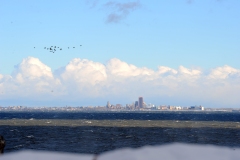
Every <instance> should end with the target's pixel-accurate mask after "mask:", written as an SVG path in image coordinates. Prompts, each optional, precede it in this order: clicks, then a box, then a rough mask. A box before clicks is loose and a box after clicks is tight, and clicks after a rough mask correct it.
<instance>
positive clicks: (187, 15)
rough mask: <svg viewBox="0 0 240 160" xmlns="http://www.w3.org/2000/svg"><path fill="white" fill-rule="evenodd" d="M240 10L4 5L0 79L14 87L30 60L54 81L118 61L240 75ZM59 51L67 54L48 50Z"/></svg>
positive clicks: (161, 3) (219, 4)
mask: <svg viewBox="0 0 240 160" xmlns="http://www.w3.org/2000/svg"><path fill="white" fill-rule="evenodd" d="M239 7H240V1H238V0H229V1H227V0H152V1H146V0H121V1H119V0H112V1H110V0H85V1H77V0H70V1H64V0H52V1H47V0H41V1H33V0H23V1H17V0H9V1H2V2H1V5H0V15H1V16H0V37H1V38H0V74H1V75H2V77H3V76H5V77H6V76H8V75H9V76H11V77H12V78H13V79H14V72H16V70H18V71H19V68H18V67H19V66H20V63H21V62H22V61H23V59H26V58H27V57H32V58H37V59H38V60H39V61H40V62H42V64H44V65H46V66H48V67H49V68H50V69H51V72H52V73H53V74H54V73H55V72H56V70H58V71H59V70H61V68H64V67H66V66H67V65H68V64H69V63H70V62H71V61H72V60H73V59H74V58H80V59H81V60H82V59H87V60H89V61H93V62H95V63H100V64H102V65H105V66H107V64H108V63H109V61H111V59H113V58H115V60H116V59H118V60H121V61H122V62H124V63H127V64H129V65H130V64H132V65H134V66H135V67H137V68H141V69H142V68H147V69H149V70H153V71H155V72H156V71H157V70H158V67H159V66H167V67H169V68H172V69H175V70H177V71H178V69H179V66H184V67H186V68H188V69H198V70H200V71H201V72H204V73H211V71H212V70H213V69H216V68H218V67H223V66H224V65H227V66H230V67H232V69H230V70H231V71H229V70H228V71H229V73H232V70H234V69H236V70H237V71H238V70H239V69H240V63H239V59H240V45H239V42H240V32H239V28H240V22H239V16H240V11H239ZM52 45H53V46H55V45H56V46H60V47H62V48H63V49H62V51H57V52H55V53H50V52H48V51H47V50H45V49H44V47H50V46H52ZM80 45H82V46H80ZM34 47H35V48H34ZM68 47H70V48H71V47H75V49H73V48H71V49H67V48H68ZM30 59H31V58H30ZM35 60H36V59H35ZM26 65H27V64H26ZM225 68H226V67H225ZM19 72H20V71H19ZM21 72H23V70H21ZM84 73H85V72H84ZM234 73H235V72H234ZM236 73H238V72H236ZM16 75H17V73H16ZM56 77H57V76H56V75H54V78H56ZM15 78H16V77H15ZM2 79H3V78H2ZM236 80H239V78H236ZM3 81H5V80H2V84H3V83H5V82H3ZM61 82H62V81H61ZM4 85H5V84H4ZM94 85H95V84H94ZM198 86H200V84H198ZM168 87H169V86H168ZM168 87H167V88H168ZM146 96H147V95H146ZM155 96H156V95H155ZM164 96H167V95H164ZM149 97H154V96H151V95H149ZM11 98H13V97H11ZM88 98H90V99H91V97H88ZM98 98H99V97H98ZM178 98H179V97H178ZM6 99H9V97H8V98H6ZM6 99H3V100H6ZM14 99H15V98H14ZM100 99H101V98H100ZM119 99H120V97H119ZM122 99H124V98H122ZM176 99H177V98H176ZM179 99H181V98H179ZM152 100H153V101H154V98H152ZM16 101H17V100H16ZM170 101H171V98H170V100H169V103H170ZM182 101H185V99H184V100H182ZM193 102H201V100H198V101H193ZM52 103H53V102H52ZM78 103H79V102H78ZM156 103H158V102H157V101H156ZM179 103H180V102H179ZM206 104H208V103H207V102H206ZM216 104H217V103H216ZM238 104H239V102H238V103H234V105H235V106H237V105H238Z"/></svg>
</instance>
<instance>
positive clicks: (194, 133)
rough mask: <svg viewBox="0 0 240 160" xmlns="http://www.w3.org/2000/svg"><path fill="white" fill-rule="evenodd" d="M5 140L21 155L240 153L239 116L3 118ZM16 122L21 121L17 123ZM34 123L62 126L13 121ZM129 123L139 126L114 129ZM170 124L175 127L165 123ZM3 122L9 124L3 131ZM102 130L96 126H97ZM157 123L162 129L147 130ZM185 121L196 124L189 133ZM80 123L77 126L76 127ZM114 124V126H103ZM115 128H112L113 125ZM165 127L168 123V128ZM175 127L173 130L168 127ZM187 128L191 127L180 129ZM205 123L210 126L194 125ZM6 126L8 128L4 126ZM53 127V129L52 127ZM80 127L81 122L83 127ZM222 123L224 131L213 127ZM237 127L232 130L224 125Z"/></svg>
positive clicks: (37, 115) (22, 115)
mask: <svg viewBox="0 0 240 160" xmlns="http://www.w3.org/2000/svg"><path fill="white" fill-rule="evenodd" d="M0 117H1V118H0V119H1V120H0V134H1V135H3V136H4V138H5V139H6V142H7V145H6V148H5V152H13V151H17V150H21V149H36V150H48V151H49V150H50V151H62V152H75V153H102V152H105V151H109V150H113V149H118V148H123V147H141V146H145V145H160V144H166V143H172V142H183V143H197V144H214V145H219V146H228V147H240V129H239V126H238V122H240V120H239V119H240V114H239V113H208V114H206V113H184V112H181V113H174V112H173V113H170V112H169V113H54V112H53V113H0ZM15 118H16V119H15ZM19 119H21V120H22V121H25V120H27V121H34V123H39V124H40V121H42V120H43V119H48V121H47V122H49V123H50V120H52V121H56V122H58V123H57V124H56V125H46V126H44V125H38V126H36V125H24V124H23V123H25V122H21V123H22V124H16V125H13V124H12V122H11V124H10V121H20V120H19ZM116 119H118V120H117V121H118V122H121V120H122V121H125V122H127V123H130V124H133V121H135V122H137V123H138V124H139V125H135V126H134V125H130V124H129V125H125V126H121V125H119V124H116V123H112V122H113V121H114V120H116ZM81 120H84V121H87V122H89V123H86V125H76V126H71V125H69V126H68V125H63V124H62V123H65V122H67V121H68V122H69V123H70V124H71V122H74V121H75V122H77V121H81ZM162 120H169V121H162ZM3 121H5V122H6V121H9V122H7V123H8V124H4V125H3ZM94 121H96V124H100V125H91V124H92V123H95V122H94ZM151 121H154V122H157V121H159V123H163V122H164V123H163V124H164V125H160V126H155V127H152V126H147V127H146V126H145V125H142V124H146V123H148V124H151ZM184 121H190V122H191V126H192V127H191V126H190V127H189V126H188V125H187V123H184ZM200 121H201V122H200ZM75 122H74V123H75ZM106 122H109V124H111V125H107V126H104V125H101V124H102V123H106ZM110 122H111V123H110ZM165 122H167V123H166V124H165ZM170 122H176V123H172V124H173V126H171V125H170V126H168V125H167V124H170ZM179 122H181V123H182V124H186V125H185V126H184V125H183V126H181V127H177V126H179V125H178V124H177V123H179ZM195 122H196V123H202V124H204V125H206V126H204V125H203V126H201V127H196V125H192V124H195ZM1 123H2V124H1ZM49 123H47V124H49ZM79 123H80V122H79ZM212 123H216V124H219V127H211V126H208V124H212ZM232 124H234V125H235V127H234V125H233V127H229V128H227V127H226V126H224V125H232Z"/></svg>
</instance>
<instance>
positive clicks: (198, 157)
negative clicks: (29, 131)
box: [0, 143, 240, 160]
mask: <svg viewBox="0 0 240 160" xmlns="http://www.w3.org/2000/svg"><path fill="white" fill-rule="evenodd" d="M0 159H1V160H15V159H24V160H32V159H34V160H42V159H49V160H50V159H51V160H75V159H76V160H79V159H81V160H113V159H114V160H159V159H167V160H186V159H194V160H202V159H204V160H208V159H209V160H210V159H211V160H213V159H217V160H239V159H240V148H227V147H218V146H212V145H192V144H180V143H175V144H168V145H161V146H145V147H142V148H137V149H131V148H125V149H118V150H114V151H110V152H105V153H103V154H101V155H98V156H95V155H91V154H70V153H56V152H55V153H54V152H46V151H31V150H27V151H19V152H14V153H8V154H4V155H2V156H1V157H0Z"/></svg>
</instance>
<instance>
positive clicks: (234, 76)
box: [0, 57, 240, 107]
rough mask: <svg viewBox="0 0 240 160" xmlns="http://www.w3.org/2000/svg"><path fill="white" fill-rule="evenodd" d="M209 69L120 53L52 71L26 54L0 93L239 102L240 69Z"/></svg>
mask: <svg viewBox="0 0 240 160" xmlns="http://www.w3.org/2000/svg"><path fill="white" fill-rule="evenodd" d="M206 73H207V72H204V71H202V70H200V69H194V68H185V67H184V66H179V68H178V69H172V68H170V67H166V66H159V67H158V69H157V70H156V71H154V70H152V69H149V68H146V67H137V66H135V65H133V64H128V63H126V62H123V61H121V60H119V59H116V58H114V59H111V60H109V61H108V62H107V63H106V64H101V63H99V62H93V61H90V60H87V59H80V58H75V59H73V60H71V61H70V62H69V63H68V64H67V65H66V66H65V67H62V68H61V69H59V70H58V71H55V72H54V74H53V73H52V71H51V68H50V67H48V66H47V65H45V64H44V63H42V62H41V61H40V60H39V59H37V58H33V57H28V58H26V59H23V61H22V62H21V63H20V64H18V65H16V67H15V69H14V71H13V74H12V75H1V74H0V91H1V93H0V94H1V97H0V98H1V99H2V100H4V99H10V98H11V99H15V100H16V101H17V100H18V99H19V98H21V97H24V98H25V99H38V100H39V101H45V100H49V101H53V102H52V104H54V102H55V101H56V100H57V99H61V100H62V101H65V100H66V101H70V102H71V101H75V102H78V103H79V105H81V104H80V103H81V102H83V101H86V103H88V102H89V103H91V104H92V102H93V101H95V100H96V99H98V100H99V99H102V100H103V101H104V102H105V100H106V99H107V100H111V99H116V101H117V100H123V99H125V100H124V101H119V103H123V104H125V103H131V102H132V100H134V99H137V97H138V96H143V97H146V99H145V100H146V101H147V102H150V101H151V102H153V103H156V104H177V105H185V104H186V105H194V104H202V105H205V106H209V107H212V106H210V104H211V105H213V106H218V107H229V105H230V106H234V107H236V106H240V102H239V100H238V99H239V98H238V95H239V94H240V70H239V69H235V68H232V67H230V66H227V65H225V66H222V67H217V68H214V69H211V70H210V72H209V73H208V74H206ZM167 99H168V100H167ZM102 103H103V102H102V101H101V102H94V104H102ZM189 103H191V104H189ZM192 103H194V104H192Z"/></svg>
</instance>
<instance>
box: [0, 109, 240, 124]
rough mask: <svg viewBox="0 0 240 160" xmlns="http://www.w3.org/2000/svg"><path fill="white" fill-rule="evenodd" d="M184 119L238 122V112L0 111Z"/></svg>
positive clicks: (7, 115)
mask: <svg viewBox="0 0 240 160" xmlns="http://www.w3.org/2000/svg"><path fill="white" fill-rule="evenodd" d="M12 118H17V119H30V118H34V119H89V120H93V119H95V120H116V119H125V120H130V119H134V120H185V121H233V122H240V112H181V111H179V112H173V111H171V112H90V113H87V112H0V119H12Z"/></svg>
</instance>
